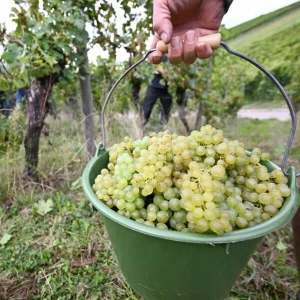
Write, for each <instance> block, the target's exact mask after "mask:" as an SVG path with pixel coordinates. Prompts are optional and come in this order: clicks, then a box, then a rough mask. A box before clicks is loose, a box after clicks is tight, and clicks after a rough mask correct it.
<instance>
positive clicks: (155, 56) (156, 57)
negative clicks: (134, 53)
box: [149, 34, 163, 65]
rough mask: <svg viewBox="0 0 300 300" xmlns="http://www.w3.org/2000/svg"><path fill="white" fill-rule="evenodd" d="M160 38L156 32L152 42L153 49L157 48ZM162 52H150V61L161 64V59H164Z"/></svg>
mask: <svg viewBox="0 0 300 300" xmlns="http://www.w3.org/2000/svg"><path fill="white" fill-rule="evenodd" d="M159 40H160V38H159V36H158V35H157V34H156V35H155V36H154V38H153V41H152V44H151V49H155V48H156V44H157V42H158V41H159ZM162 56H163V54H162V52H160V51H154V52H152V53H151V54H150V56H149V61H150V62H151V63H152V64H155V65H157V64H160V63H161V61H162Z"/></svg>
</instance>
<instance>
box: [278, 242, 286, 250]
mask: <svg viewBox="0 0 300 300" xmlns="http://www.w3.org/2000/svg"><path fill="white" fill-rule="evenodd" d="M276 248H277V249H278V250H280V251H284V250H286V249H287V246H286V245H285V244H284V243H282V242H279V243H277V245H276Z"/></svg>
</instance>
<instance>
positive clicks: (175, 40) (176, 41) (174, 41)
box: [171, 36, 181, 49]
mask: <svg viewBox="0 0 300 300" xmlns="http://www.w3.org/2000/svg"><path fill="white" fill-rule="evenodd" d="M180 42H181V41H180V37H178V36H176V37H174V38H172V41H171V46H172V47H173V48H174V49H177V48H179V47H180Z"/></svg>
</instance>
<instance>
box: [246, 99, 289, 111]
mask: <svg viewBox="0 0 300 300" xmlns="http://www.w3.org/2000/svg"><path fill="white" fill-rule="evenodd" d="M275 108H286V109H287V105H286V103H285V102H284V101H283V100H273V101H251V102H250V101H249V102H246V103H245V105H243V109H275Z"/></svg>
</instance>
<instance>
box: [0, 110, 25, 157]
mask: <svg viewBox="0 0 300 300" xmlns="http://www.w3.org/2000/svg"><path fill="white" fill-rule="evenodd" d="M24 126H25V116H24V113H23V112H22V111H21V110H20V109H14V110H13V112H12V113H11V115H10V116H9V117H8V118H6V117H4V116H3V115H2V114H0V156H1V155H3V154H4V153H6V152H7V151H10V152H15V151H18V150H19V148H20V145H21V143H22V142H23V138H24Z"/></svg>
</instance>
